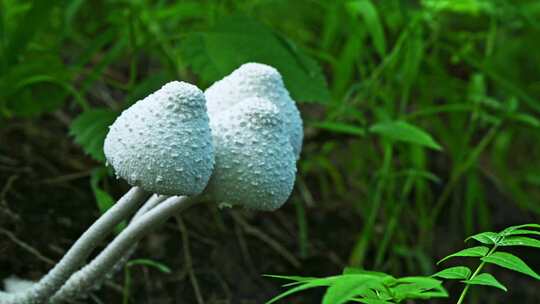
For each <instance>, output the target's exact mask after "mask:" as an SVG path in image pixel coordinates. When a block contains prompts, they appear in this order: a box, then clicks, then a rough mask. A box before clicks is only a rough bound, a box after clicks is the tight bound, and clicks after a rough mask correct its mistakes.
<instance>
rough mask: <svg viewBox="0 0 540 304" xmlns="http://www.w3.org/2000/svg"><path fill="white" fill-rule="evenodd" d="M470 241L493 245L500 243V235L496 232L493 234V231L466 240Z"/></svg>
mask: <svg viewBox="0 0 540 304" xmlns="http://www.w3.org/2000/svg"><path fill="white" fill-rule="evenodd" d="M470 239H475V240H477V241H479V242H480V243H482V244H487V245H493V244H495V243H496V242H497V241H498V239H499V234H498V233H495V232H491V231H488V232H482V233H478V234H475V235H471V236H470V237H468V238H466V239H465V242H467V241H468V240H470Z"/></svg>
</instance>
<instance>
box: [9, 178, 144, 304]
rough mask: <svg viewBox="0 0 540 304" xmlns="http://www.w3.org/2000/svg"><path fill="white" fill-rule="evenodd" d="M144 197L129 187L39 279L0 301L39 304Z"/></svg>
mask: <svg viewBox="0 0 540 304" xmlns="http://www.w3.org/2000/svg"><path fill="white" fill-rule="evenodd" d="M146 197H147V193H146V192H145V191H144V190H142V189H141V188H139V187H133V188H131V190H129V191H128V192H127V193H126V194H125V195H124V196H123V197H122V198H120V200H118V202H117V203H116V204H114V205H113V206H112V207H111V208H110V209H109V210H107V211H106V212H105V213H104V214H103V215H102V216H101V217H100V218H99V219H98V220H97V221H96V222H94V224H92V226H90V228H88V230H86V232H84V233H83V235H82V236H81V237H80V238H79V239H78V240H77V241H76V242H75V243H74V244H73V246H71V248H70V249H69V250H68V251H67V253H66V254H65V255H64V256H63V257H62V259H61V260H60V262H58V264H56V265H55V266H54V267H53V268H52V269H51V270H50V271H49V273H47V274H46V275H45V276H44V277H43V278H42V279H41V280H40V281H39V282H37V283H36V284H34V285H33V286H32V287H31V288H29V289H27V290H25V291H24V292H21V293H16V294H6V293H2V294H0V304H11V303H13V304H23V303H43V302H44V301H46V299H48V298H50V297H51V296H52V295H53V294H54V293H55V292H56V291H57V290H58V289H59V288H60V287H61V286H62V285H63V284H64V283H65V282H66V280H67V279H68V278H69V277H70V276H71V275H72V274H73V273H74V272H75V271H77V270H78V269H79V268H80V267H81V265H82V264H83V263H84V262H85V260H86V259H87V258H88V256H89V255H90V254H91V253H92V250H94V248H95V247H96V246H97V245H98V244H99V242H100V241H101V240H103V239H104V238H105V237H106V236H107V235H108V234H109V233H110V232H111V231H112V230H113V229H114V227H116V225H118V224H119V223H120V222H121V221H122V220H124V219H126V218H127V217H128V216H129V215H130V214H132V213H134V212H135V211H136V210H137V208H138V207H139V206H140V205H141V204H142V202H143V201H144V199H145V198H146Z"/></svg>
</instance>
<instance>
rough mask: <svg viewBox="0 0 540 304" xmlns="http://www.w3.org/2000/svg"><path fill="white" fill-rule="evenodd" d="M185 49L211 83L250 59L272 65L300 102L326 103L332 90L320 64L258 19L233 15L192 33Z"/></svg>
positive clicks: (194, 64) (183, 44)
mask: <svg viewBox="0 0 540 304" xmlns="http://www.w3.org/2000/svg"><path fill="white" fill-rule="evenodd" d="M181 52H182V54H183V56H184V57H185V60H186V62H189V63H190V65H191V67H192V68H193V70H194V72H196V73H197V74H198V75H199V76H200V77H201V78H202V79H204V80H205V81H207V82H213V81H216V80H218V79H220V78H222V77H224V76H225V75H227V74H229V73H231V72H232V71H233V70H234V69H236V68H238V67H239V66H240V65H242V64H244V63H246V62H260V63H265V64H269V65H271V66H273V67H275V68H276V69H278V70H279V72H280V73H281V74H282V75H283V80H284V82H285V85H286V86H287V89H289V91H290V92H291V95H292V96H293V98H294V99H295V100H297V101H318V102H326V101H328V100H329V99H330V92H329V91H328V89H327V86H326V80H325V78H324V75H323V73H322V71H321V69H320V67H319V65H318V64H317V63H316V62H315V61H313V60H312V59H311V58H309V57H308V56H307V55H305V54H303V53H302V52H301V51H300V50H298V49H297V48H296V47H295V46H294V45H293V44H292V43H291V42H289V41H288V40H286V39H284V38H282V37H280V36H278V35H277V34H275V33H274V32H272V31H271V30H270V29H269V28H267V27H266V26H265V25H263V24H261V23H259V22H258V21H256V20H253V19H249V18H247V17H241V16H229V17H226V18H223V19H221V20H219V21H218V22H217V23H216V24H215V26H214V27H213V28H211V29H209V30H207V31H204V32H198V33H191V34H188V36H187V37H186V38H185V39H184V41H183V43H182V48H181Z"/></svg>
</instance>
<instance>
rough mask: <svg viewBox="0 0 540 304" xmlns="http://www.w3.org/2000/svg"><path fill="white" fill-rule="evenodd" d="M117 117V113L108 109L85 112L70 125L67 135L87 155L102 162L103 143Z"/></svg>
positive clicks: (103, 156)
mask: <svg viewBox="0 0 540 304" xmlns="http://www.w3.org/2000/svg"><path fill="white" fill-rule="evenodd" d="M117 116H118V113H117V112H113V111H111V110H108V109H93V110H89V111H85V112H83V113H82V114H81V115H79V116H78V117H77V118H76V119H75V120H74V121H73V122H72V123H71V126H70V130H69V133H70V134H71V135H72V136H74V137H75V142H76V143H77V144H79V145H80V146H81V147H82V148H83V150H84V151H85V152H86V153H87V154H89V155H90V156H92V157H93V158H94V159H96V160H98V161H101V162H104V161H105V155H104V154H103V142H104V141H105V136H106V135H107V132H108V131H109V126H110V125H111V124H112V123H113V122H114V120H115V119H116V117H117Z"/></svg>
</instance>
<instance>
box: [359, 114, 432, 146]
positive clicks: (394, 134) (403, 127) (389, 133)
mask: <svg viewBox="0 0 540 304" xmlns="http://www.w3.org/2000/svg"><path fill="white" fill-rule="evenodd" d="M369 131H370V132H372V133H376V134H379V135H382V136H385V137H387V138H389V139H392V140H397V141H403V142H408V143H412V144H416V145H420V146H425V147H428V148H431V149H434V150H442V148H441V146H440V145H439V144H438V143H437V142H436V141H435V140H434V139H433V138H432V137H431V135H429V133H427V132H426V131H424V130H422V129H420V128H419V127H417V126H414V125H411V124H409V123H407V122H404V121H389V122H380V123H377V124H375V125H373V126H371V127H370V128H369Z"/></svg>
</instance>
